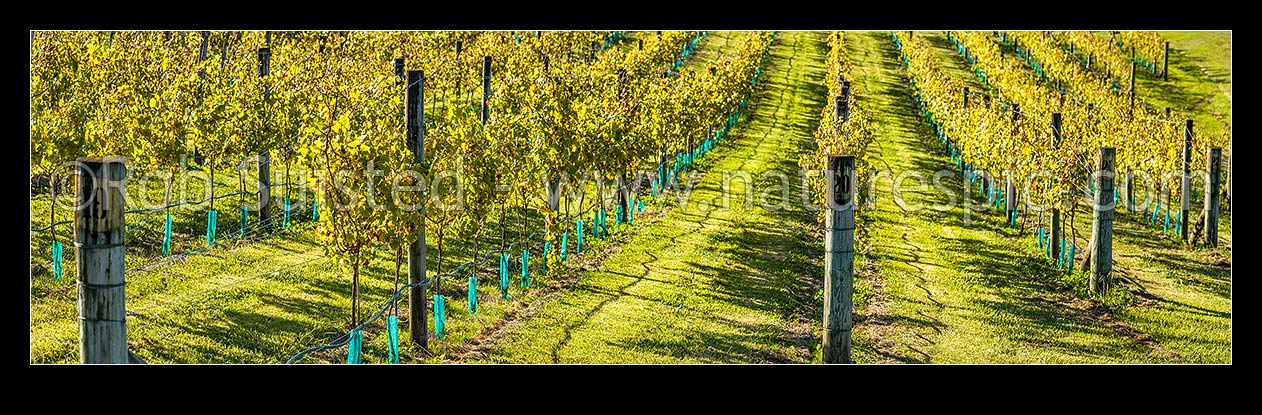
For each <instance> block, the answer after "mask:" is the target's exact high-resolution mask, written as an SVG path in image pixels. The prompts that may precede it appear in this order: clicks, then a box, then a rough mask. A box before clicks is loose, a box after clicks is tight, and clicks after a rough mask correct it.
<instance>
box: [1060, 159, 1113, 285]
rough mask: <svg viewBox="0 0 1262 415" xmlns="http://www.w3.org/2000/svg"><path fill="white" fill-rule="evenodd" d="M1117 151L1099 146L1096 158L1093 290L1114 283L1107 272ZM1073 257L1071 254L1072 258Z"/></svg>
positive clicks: (1091, 256) (1092, 228) (1092, 233)
mask: <svg viewBox="0 0 1262 415" xmlns="http://www.w3.org/2000/svg"><path fill="white" fill-rule="evenodd" d="M1115 155H1116V151H1115V149H1113V148H1108V147H1105V148H1101V149H1100V156H1099V157H1098V158H1097V159H1096V172H1097V173H1096V177H1095V181H1096V182H1095V188H1096V193H1095V206H1094V209H1093V210H1094V213H1093V217H1092V221H1091V252H1089V253H1088V255H1090V260H1091V276H1090V280H1089V282H1090V288H1091V292H1092V293H1097V294H1098V293H1103V292H1107V291H1108V289H1109V286H1110V285H1112V284H1113V278H1112V276H1110V275H1109V273H1110V272H1111V271H1112V270H1113V209H1114V208H1115V207H1116V206H1114V204H1113V168H1114V163H1113V161H1114V157H1115ZM1072 260H1073V258H1070V261H1072Z"/></svg>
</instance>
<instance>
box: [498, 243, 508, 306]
mask: <svg viewBox="0 0 1262 415" xmlns="http://www.w3.org/2000/svg"><path fill="white" fill-rule="evenodd" d="M500 295H501V296H503V297H504V299H505V300H507V299H508V254H501V255H500Z"/></svg>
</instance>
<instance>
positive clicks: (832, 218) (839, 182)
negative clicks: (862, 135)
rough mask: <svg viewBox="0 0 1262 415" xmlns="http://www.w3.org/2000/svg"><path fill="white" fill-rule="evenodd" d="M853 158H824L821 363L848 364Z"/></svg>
mask: <svg viewBox="0 0 1262 415" xmlns="http://www.w3.org/2000/svg"><path fill="white" fill-rule="evenodd" d="M855 179H856V177H855V169H854V157H853V156H840V155H830V156H828V185H827V186H826V187H825V190H826V191H827V193H828V194H827V198H826V200H827V201H828V209H829V212H828V216H827V218H826V222H827V223H826V224H825V227H826V228H827V233H826V236H825V239H824V264H825V268H824V295H825V296H826V297H824V336H823V337H824V338H823V355H824V356H823V360H824V363H851V360H850V329H851V327H852V326H853V320H852V318H853V316H852V314H853V312H854V301H853V299H852V295H853V294H854V189H855V186H856V181H855Z"/></svg>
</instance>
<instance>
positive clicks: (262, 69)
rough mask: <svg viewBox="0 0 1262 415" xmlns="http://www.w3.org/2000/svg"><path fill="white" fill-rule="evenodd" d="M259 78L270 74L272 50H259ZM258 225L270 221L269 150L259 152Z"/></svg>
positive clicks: (266, 88)
mask: <svg viewBox="0 0 1262 415" xmlns="http://www.w3.org/2000/svg"><path fill="white" fill-rule="evenodd" d="M270 33H271V32H268V40H271V34H270ZM258 53H259V77H260V78H262V77H266V76H267V75H268V74H269V73H271V71H272V69H271V67H272V65H271V61H272V59H271V58H272V50H271V49H269V48H259V52H258ZM271 93H272V91H271V87H270V86H267V85H264V87H263V99H264V100H267V99H268V98H270V96H271ZM258 174H259V195H258V197H259V224H261V225H262V226H263V227H267V226H269V224H270V223H271V222H270V221H271V219H272V152H271V150H266V149H265V150H263V151H261V152H259V173H258Z"/></svg>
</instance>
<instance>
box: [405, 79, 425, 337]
mask: <svg viewBox="0 0 1262 415" xmlns="http://www.w3.org/2000/svg"><path fill="white" fill-rule="evenodd" d="M405 91H406V94H407V95H406V99H407V115H406V116H407V143H406V144H407V146H408V148H410V149H411V150H412V156H413V157H414V160H416V162H417V163H421V164H422V165H424V163H425V72H424V71H408V72H407V87H406V89H405ZM420 209H421V226H418V227H417V228H418V229H417V236H416V240H415V241H412V244H411V245H410V246H408V284H419V283H420V282H422V281H424V280H425V277H426V275H425V266H426V264H425V251H426V246H425V204H424V203H422V204H421V206H420ZM427 300H428V297H427V296H426V295H425V286H424V285H413V286H412V288H411V289H410V290H409V291H408V304H409V305H410V308H411V310H410V311H409V313H408V333H409V336H410V337H411V339H412V344H414V345H417V346H420V347H426V345H427V343H429V326H428V325H427V324H426V321H425V317H426V316H425V308H426V305H427V304H426V301H427Z"/></svg>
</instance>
